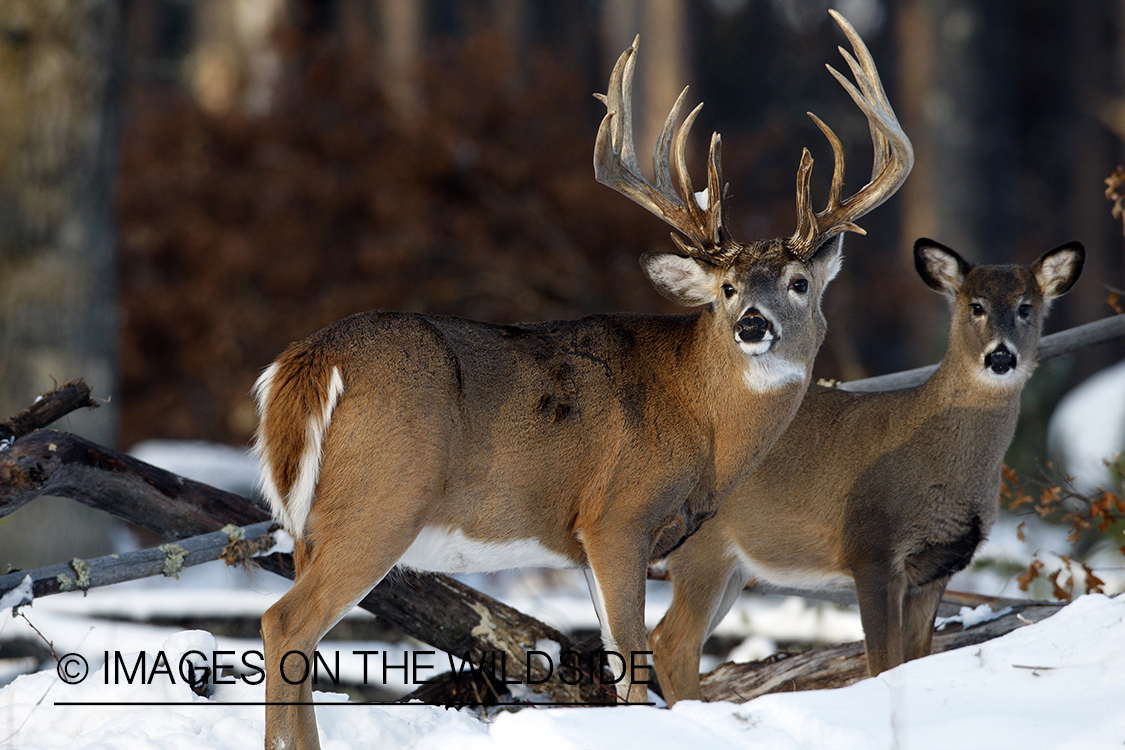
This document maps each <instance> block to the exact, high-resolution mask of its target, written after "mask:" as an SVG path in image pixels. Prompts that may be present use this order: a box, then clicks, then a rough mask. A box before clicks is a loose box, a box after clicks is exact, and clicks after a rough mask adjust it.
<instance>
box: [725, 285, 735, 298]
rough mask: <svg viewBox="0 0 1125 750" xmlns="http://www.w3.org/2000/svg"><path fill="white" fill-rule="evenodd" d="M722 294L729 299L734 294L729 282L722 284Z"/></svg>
mask: <svg viewBox="0 0 1125 750" xmlns="http://www.w3.org/2000/svg"><path fill="white" fill-rule="evenodd" d="M723 294H724V295H726V298H727V299H730V298H731V297H733V296H734V287H733V286H731V285H730V284H723Z"/></svg>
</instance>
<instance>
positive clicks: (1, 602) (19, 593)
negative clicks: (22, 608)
mask: <svg viewBox="0 0 1125 750" xmlns="http://www.w3.org/2000/svg"><path fill="white" fill-rule="evenodd" d="M31 586H32V584H31V576H29V575H27V576H24V577H23V580H22V581H20V585H19V586H16V587H15V588H14V589H12V590H11V591H9V592H7V593H6V594H4V595H3V596H0V612H2V611H3V610H5V609H11V608H12V607H17V606H19V605H21V604H28V603H29V602H31V600H32V599H34V598H35V597H34V596H32V593H31Z"/></svg>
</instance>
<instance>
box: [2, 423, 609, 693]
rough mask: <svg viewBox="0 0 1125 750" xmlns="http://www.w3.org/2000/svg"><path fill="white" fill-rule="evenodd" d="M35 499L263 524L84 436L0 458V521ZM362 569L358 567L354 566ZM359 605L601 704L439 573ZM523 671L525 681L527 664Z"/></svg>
mask: <svg viewBox="0 0 1125 750" xmlns="http://www.w3.org/2000/svg"><path fill="white" fill-rule="evenodd" d="M43 495H61V496H63V497H69V498H72V499H74V500H77V501H79V502H81V503H83V504H85V505H89V506H91V507H94V508H98V509H99V510H103V511H105V512H107V513H110V514H112V515H114V516H116V517H117V518H120V519H122V520H124V521H128V522H129V523H133V524H136V525H138V526H140V527H142V528H145V529H149V530H151V531H155V532H156V533H158V534H161V535H162V536H165V537H167V538H169V539H172V540H180V539H184V538H187V537H191V536H196V535H199V534H207V533H211V532H215V531H219V530H221V529H222V528H223V527H224V526H227V525H228V524H235V525H238V526H245V525H249V524H255V523H260V522H263V521H269V520H270V517H269V514H268V513H267V512H266V511H265V509H264V508H262V507H261V506H259V505H257V504H255V503H253V502H251V501H250V500H248V499H246V498H244V497H241V496H239V495H235V494H233V493H229V492H225V491H223V490H220V489H217V488H215V487H210V486H209V485H206V484H203V483H201V482H195V481H192V480H190V479H185V478H183V477H180V476H177V475H175V474H172V473H171V472H167V471H164V470H163V469H160V468H157V467H155V466H152V465H151V464H147V463H145V462H143V461H139V460H137V459H135V458H133V457H131V456H127V455H125V454H122V453H118V452H116V451H113V450H110V449H109V448H105V447H103V446H100V445H97V444H96V443H92V442H90V441H88V440H85V439H84V438H81V437H78V436H76V435H71V434H68V433H64V432H57V431H55V430H38V431H35V432H32V433H30V434H27V435H24V436H23V437H20V438H18V439H17V440H15V442H13V443H12V444H11V445H9V446H8V448H7V449H6V450H3V451H0V517H2V516H5V515H8V514H9V513H11V512H13V511H15V510H16V509H18V508H19V507H21V506H23V505H25V504H26V503H28V502H30V501H32V500H34V499H35V498H37V497H40V496H43ZM258 564H259V565H260V566H261V567H263V568H265V569H266V570H270V571H271V572H274V573H277V574H278V575H282V576H284V577H286V578H290V579H292V578H293V561H292V557H291V556H290V555H280V554H275V555H270V556H268V557H264V558H260V559H259V561H258ZM357 564H362V561H357ZM359 606H360V607H363V608H364V609H366V610H368V611H369V612H372V613H373V614H375V615H378V616H380V617H383V618H385V619H386V620H388V621H389V622H392V623H394V624H395V625H396V626H398V627H399V628H400V629H401V630H402V631H403V632H405V633H407V634H408V635H411V636H413V637H415V638H417V639H419V640H420V641H423V642H425V643H429V644H431V645H433V646H435V647H437V648H440V649H441V650H443V651H446V652H448V653H451V654H454V655H456V656H458V657H464V656H469V657H470V659H472V660H473V661H474V663H476V662H477V661H478V660H479V658H480V656H481V655H483V654H488V653H494V652H502V653H504V654H506V664H507V665H508V666H509V672H508V676H509V677H510V678H511V679H519V680H521V681H522V682H524V683H528V684H530V685H531V687H532V689H533V690H536V691H537V692H544V693H548V692H549V693H550V696H551V699H552V700H554V701H558V702H567V703H590V702H596V701H602V700H604V699H605V692H604V690H603V689H602V686H600V685H596V684H591V683H592V681H590V682H583V683H582V684H579V685H573V686H572V685H565V684H563V683H562V682H560V681H558V680H557V679H552V680H550V681H549V682H547V683H543V684H539V685H536V684H535V683H536V682H537V681H539V680H541V679H543V677H544V676H545V675H544V674H543V672H542V669H541V667H540V665H539V662H538V661H536V660H535V659H532V660H528V659H527V656H526V651H528V650H532V649H535V648H536V644H537V643H543V642H550V641H553V642H555V643H557V644H559V647H560V649H561V650H564V651H565V650H576V651H577V650H580V649H579V647H578V645H577V644H575V643H573V642H572V641H571V640H570V639H569V638H567V637H566V636H565V635H563V634H562V633H560V632H559V631H558V630H556V629H555V628H552V627H550V626H548V625H546V624H544V623H542V622H539V621H538V620H536V619H534V618H531V617H528V616H526V615H524V614H522V613H521V612H519V611H518V610H516V609H514V608H512V607H509V606H507V605H506V604H503V603H502V602H498V601H496V600H495V599H493V598H491V597H489V596H487V595H485V594H483V593H481V592H479V591H477V590H475V589H473V588H471V587H469V586H466V585H464V584H462V583H460V582H458V581H455V580H453V579H451V578H449V577H447V576H442V575H437V574H428V573H416V572H408V571H407V572H396V573H395V574H394V575H390V576H387V577H386V578H385V579H383V581H382V582H381V583H380V584H379V585H378V586H377V587H376V588H375V589H373V590H372V591H371V593H369V594H368V595H367V596H366V597H365V598H364V599H363V600H362V601H361V602H360V603H359ZM529 661H530V664H531V666H532V672H531V674H530V675H528V674H527V670H526V665H527V664H528V663H529Z"/></svg>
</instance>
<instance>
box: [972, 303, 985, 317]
mask: <svg viewBox="0 0 1125 750" xmlns="http://www.w3.org/2000/svg"><path fill="white" fill-rule="evenodd" d="M969 310H970V311H971V312H972V313H973V315H984V306H983V305H979V304H977V303H976V302H970V303H969Z"/></svg>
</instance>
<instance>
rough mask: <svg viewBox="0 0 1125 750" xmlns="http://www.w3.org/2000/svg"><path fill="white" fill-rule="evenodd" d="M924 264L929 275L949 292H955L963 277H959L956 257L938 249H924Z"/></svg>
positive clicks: (959, 268) (959, 270)
mask: <svg viewBox="0 0 1125 750" xmlns="http://www.w3.org/2000/svg"><path fill="white" fill-rule="evenodd" d="M926 266H927V267H928V268H929V269H930V275H931V276H932V277H933V278H934V279H935V280H936V281H937V282H938V283H939V284H941V285H942V286H943V287H944V288H945V290H946V291H947V292H949V293H950V294H956V293H957V290H958V289H959V288H960V287H961V282H962V281H964V279H963V278H962V277H961V266H960V265H959V264H958V263H957V259H956V258H954V257H952V256H950V255H946V254H945V253H943V252H941V251H940V250H936V249H932V248H927V249H926Z"/></svg>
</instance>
